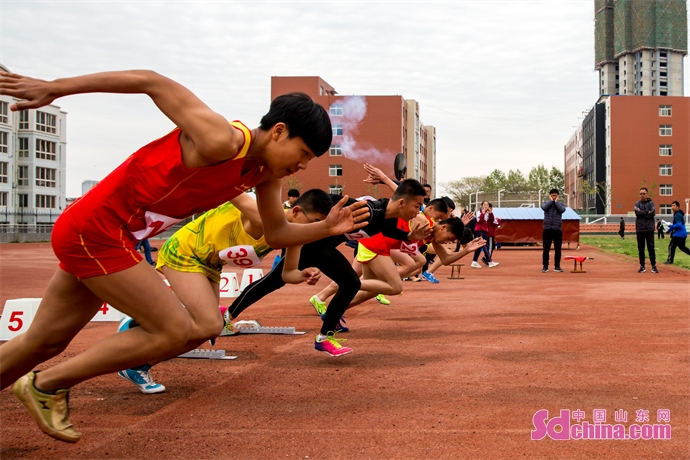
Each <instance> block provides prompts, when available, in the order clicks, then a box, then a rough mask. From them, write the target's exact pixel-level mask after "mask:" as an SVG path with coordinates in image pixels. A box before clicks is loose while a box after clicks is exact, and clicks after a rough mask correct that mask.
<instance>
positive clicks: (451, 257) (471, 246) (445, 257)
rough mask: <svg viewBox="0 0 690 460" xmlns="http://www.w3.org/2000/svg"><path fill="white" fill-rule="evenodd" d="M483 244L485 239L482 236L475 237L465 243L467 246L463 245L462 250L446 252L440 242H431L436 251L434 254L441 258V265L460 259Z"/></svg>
mask: <svg viewBox="0 0 690 460" xmlns="http://www.w3.org/2000/svg"><path fill="white" fill-rule="evenodd" d="M485 244H486V241H485V240H484V239H483V238H475V239H473V240H472V241H470V242H469V243H468V244H467V246H465V249H463V250H462V251H460V252H454V253H452V254H448V251H446V248H444V247H443V245H442V244H439V243H437V242H436V241H434V242H432V245H433V247H434V250H435V251H436V255H438V258H439V259H440V260H441V263H442V264H443V265H450V264H452V263H453V262H455V261H457V260H460V259H462V258H463V257H465V256H466V255H467V254H469V253H472V252H474V251H476V250H477V249H479V248H481V247H483V246H484V245H485Z"/></svg>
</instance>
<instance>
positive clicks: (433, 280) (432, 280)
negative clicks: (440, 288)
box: [422, 272, 439, 284]
mask: <svg viewBox="0 0 690 460" xmlns="http://www.w3.org/2000/svg"><path fill="white" fill-rule="evenodd" d="M422 276H423V277H424V279H425V280H427V281H429V282H430V283H434V284H438V283H439V280H437V279H436V277H435V276H434V275H433V274H432V273H429V272H422Z"/></svg>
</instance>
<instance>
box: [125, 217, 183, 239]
mask: <svg viewBox="0 0 690 460" xmlns="http://www.w3.org/2000/svg"><path fill="white" fill-rule="evenodd" d="M144 219H145V221H146V228H145V229H143V230H137V231H136V232H132V231H130V233H131V234H132V236H134V238H136V239H138V240H143V239H145V238H148V237H149V236H153V235H157V234H159V233H161V232H162V231H163V230H165V229H166V228H168V227H170V226H171V225H174V224H176V223H178V222H179V221H181V220H182V219H178V218H176V217H168V216H164V215H163V214H156V213H155V212H151V211H146V214H144Z"/></svg>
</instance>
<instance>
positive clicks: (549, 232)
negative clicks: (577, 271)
mask: <svg viewBox="0 0 690 460" xmlns="http://www.w3.org/2000/svg"><path fill="white" fill-rule="evenodd" d="M549 197H550V198H551V199H550V200H548V201H545V202H543V203H542V205H541V209H542V210H543V211H544V231H543V232H542V240H543V244H544V249H543V252H542V256H541V261H542V269H541V272H542V273H546V272H548V271H549V251H551V243H552V242H553V251H554V256H553V265H554V268H553V271H555V272H557V273H562V272H563V269H562V268H561V246H562V244H563V213H564V212H565V206H564V205H563V203H561V202H559V201H558V197H559V192H558V189H556V188H554V189H551V191H550V192H549Z"/></svg>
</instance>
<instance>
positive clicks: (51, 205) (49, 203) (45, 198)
mask: <svg viewBox="0 0 690 460" xmlns="http://www.w3.org/2000/svg"><path fill="white" fill-rule="evenodd" d="M36 207H37V208H46V209H55V197H54V196H53V195H36Z"/></svg>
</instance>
